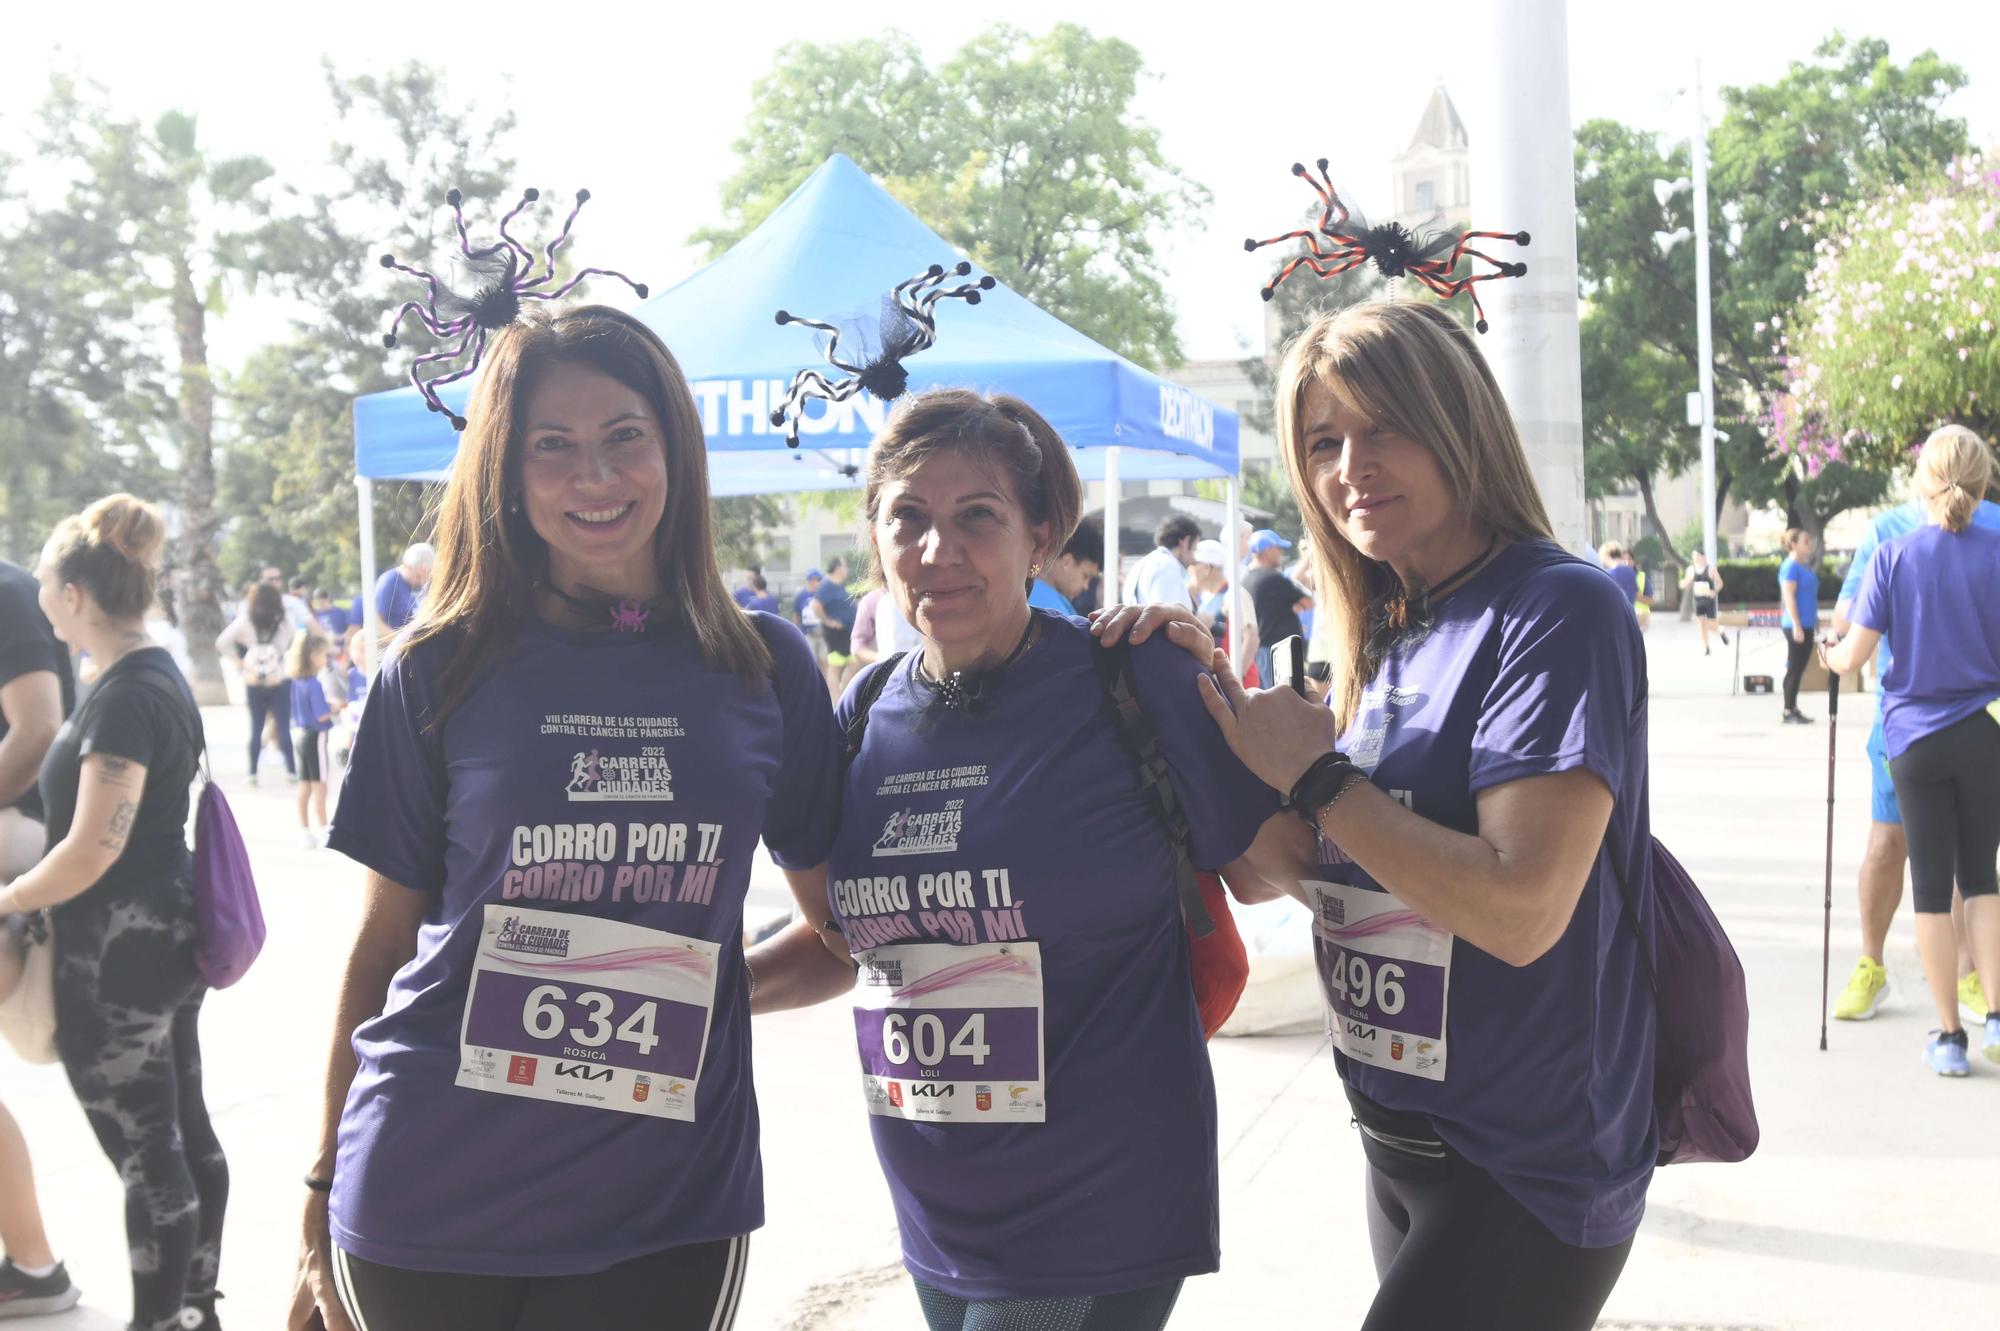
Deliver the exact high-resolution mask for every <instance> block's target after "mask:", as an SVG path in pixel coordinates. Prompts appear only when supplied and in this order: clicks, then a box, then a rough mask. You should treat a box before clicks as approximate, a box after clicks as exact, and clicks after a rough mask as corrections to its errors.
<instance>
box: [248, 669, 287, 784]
mask: <svg viewBox="0 0 2000 1331" xmlns="http://www.w3.org/2000/svg"><path fill="white" fill-rule="evenodd" d="M243 691H244V693H245V694H246V695H248V699H249V703H250V775H252V776H255V775H257V755H258V754H260V753H262V752H263V751H264V719H265V718H266V717H268V716H276V717H277V718H278V752H279V753H281V754H283V755H284V757H285V770H286V771H287V772H291V773H293V774H294V775H296V774H297V773H298V770H299V766H298V762H297V760H296V759H294V758H293V757H292V685H291V681H290V680H287V681H285V682H284V683H283V684H273V685H271V686H270V687H269V688H262V687H260V686H258V685H256V684H245V685H244V686H243Z"/></svg>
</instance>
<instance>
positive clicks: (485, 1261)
mask: <svg viewBox="0 0 2000 1331" xmlns="http://www.w3.org/2000/svg"><path fill="white" fill-rule="evenodd" d="M466 415H467V418H468V420H469V422H470V424H469V426H468V428H467V429H466V432H465V435H464V437H463V440H462V442H461V445H460V448H459V453H458V460H457V463H456V465H455V466H454V467H453V470H452V478H451V481H450V482H449V484H448V485H447V487H446V489H445V493H444V497H443V500H442V503H441V513H440V517H439V520H438V534H437V568H436V573H435V577H434V578H433V579H432V581H431V583H430V585H429V589H428V591H427V592H426V594H425V596H424V599H423V603H422V605H421V607H420V608H419V609H418V611H417V618H416V619H415V620H414V621H412V623H411V624H410V625H409V626H407V627H406V628H405V629H403V630H402V632H401V633H400V634H399V636H398V638H397V642H396V644H395V645H394V646H393V647H392V649H391V651H390V653H389V656H388V659H387V661H386V662H385V663H384V665H383V667H382V670H381V673H380V674H379V675H378V676H377V677H376V678H375V680H374V682H373V683H372V684H371V685H370V686H369V689H368V700H367V703H366V704H365V709H364V711H363V714H362V719H361V729H360V733H359V734H358V735H357V736H356V738H355V743H354V754H353V760H352V763H351V764H350V766H349V769H348V772H347V776H346V783H345V785H344V787H343V789H342V792H341V798H340V804H339V807H338V808H337V809H336V810H335V811H334V819H333V829H332V832H331V834H330V836H329V839H328V845H329V846H331V847H332V848H333V849H335V850H338V851H340V852H341V853H342V854H345V855H347V856H349V857H351V858H352V859H354V860H356V861H358V862H359V863H360V864H361V865H362V866H363V867H364V868H365V869H366V870H367V875H366V878H367V895H368V901H367V906H366V910H365V913H364V917H363V924H362V927H361V930H360V933H359V935H358V936H357V937H356V939H355V941H354V943H353V949H352V952H351V954H350V957H349V960H348V963H347V969H346V972H345V976H344V978H343V983H342V988H341V992H340V997H339V1004H338V1008H337V1015H336V1018H335V1026H334V1038H333V1048H332V1051H331V1055H330V1058H329V1060H328V1068H327V1077H326V1098H325V1104H324V1110H323V1116H322V1120H321V1127H320V1138H319V1148H318V1154H317V1156H316V1158H314V1159H313V1160H312V1162H311V1163H310V1165H309V1167H308V1169H307V1171H306V1178H305V1179H304V1181H303V1184H304V1189H305V1192H304V1198H303V1200H304V1202H305V1205H304V1208H303V1210H304V1231H305V1232H304V1241H303V1251H302V1253H301V1259H300V1267H299V1283H298V1287H297V1293H296V1296H295V1299H294V1303H293V1308H292V1316H291V1323H290V1325H291V1327H292V1328H293V1329H294V1331H304V1329H305V1328H308V1327H314V1326H318V1325H320V1324H322V1323H324V1325H325V1326H326V1327H327V1328H328V1331H350V1329H351V1328H360V1329H361V1331H402V1329H404V1328H408V1329H409V1331H432V1329H433V1328H450V1329H451V1331H562V1329H566V1328H570V1327H577V1326H589V1327H592V1328H598V1329H599V1331H726V1328H728V1327H729V1326H731V1325H732V1324H733V1322H734V1319H735V1316H736V1307H737V1300H738V1298H739V1296H740V1294H741V1292H742V1285H743V1275H744V1270H745V1263H746V1261H747V1259H748V1243H749V1238H748V1236H749V1233H750V1231H751V1230H753V1229H756V1228H757V1227H758V1226H759V1225H761V1224H762V1223H763V1219H764V1199H763V1180H762V1170H761V1165H760V1163H759V1156H758V1132H757V1105H756V1099H755V1095H754V1093H753V1089H752V1086H751V1081H750V994H749V983H748V976H747V973H746V972H745V970H744V966H743V952H742V931H743V900H744V895H745V893H746V892H747V890H748V887H749V877H750V865H751V861H752V858H753V854H754V851H755V849H756V845H757V842H758V840H759V839H760V838H761V839H762V840H763V841H764V842H765V843H766V844H767V845H768V846H769V847H770V848H771V851H772V853H773V854H774V855H775V856H777V857H778V858H779V859H780V860H781V861H784V862H787V863H793V862H796V863H798V864H801V865H804V866H813V865H818V864H819V863H821V862H822V861H823V860H824V859H825V858H826V852H827V848H828V846H829V845H830V844H831V841H832V836H833V831H834V824H835V820H836V818H837V816H838V812H839V810H838V804H839V791H838V784H837V773H838V763H839V752H840V747H839V735H838V733H837V732H836V731H835V730H834V728H833V714H832V708H831V705H830V703H829V701H828V699H827V694H826V686H825V684H824V683H822V682H821V679H820V675H819V672H818V670H817V669H816V668H815V666H814V664H813V661H812V654H811V652H810V650H809V649H808V648H807V647H806V644H805V642H804V641H803V640H802V639H801V638H800V637H799V634H798V632H797V631H796V630H795V629H793V628H791V627H790V626H788V625H787V624H785V622H784V621H783V620H781V619H779V618H777V617H776V616H774V615H767V614H754V613H746V612H745V611H744V610H742V609H741V608H740V607H738V606H737V605H736V603H735V602H734V601H732V600H731V599H730V596H729V592H728V590H727V589H726V588H725V587H724V586H723V583H722V575H721V573H720V571H719V570H718V569H717V567H716V561H715V550H714V545H713V542H712V540H711V532H712V528H711V526H710V523H711V510H710V505H709V499H708V479H707V459H706V455H705V452H704V449H703V447H702V429H701V416H700V412H699V410H698V409H697V408H696V406H695V401H694V394H693V391H692V390H691V389H690V388H689V387H688V382H687V379H686V377H685V376H684V375H683V374H682V373H681V369H680V366H679V365H678V364H677V363H676V362H675V360H674V358H673V356H672V354H671V353H670V352H669V351H668V350H667V348H666V347H665V346H664V345H663V344H662V343H661V342H660V340H659V338H658V337H657V336H656V335H655V334H654V333H653V332H652V331H651V330H649V329H648V328H646V327H645V325H643V324H641V323H639V322H638V321H637V320H635V319H633V318H632V317H631V316H629V315H626V314H621V313H619V312H618V311H615V310H611V309H606V308H603V307H601V306H590V307H585V308H582V309H578V310H574V311H570V312H567V313H563V314H560V315H557V316H555V317H553V318H546V317H545V318H539V319H533V318H528V319H524V320H523V321H521V322H519V323H516V324H513V325H510V326H509V327H507V328H505V329H503V330H501V331H500V332H499V333H498V334H497V335H496V336H495V337H494V338H493V341H492V344H491V349H490V351H489V353H488V356H487V359H486V361H485V363H484V364H483V365H482V366H481V368H480V374H479V385H478V388H477V389H476V390H475V392H474V394H473V398H472V401H471V404H470V406H469V408H468V410H467V412H466ZM336 1286H337V1292H336Z"/></svg>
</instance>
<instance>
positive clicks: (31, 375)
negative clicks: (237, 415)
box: [0, 155, 171, 565]
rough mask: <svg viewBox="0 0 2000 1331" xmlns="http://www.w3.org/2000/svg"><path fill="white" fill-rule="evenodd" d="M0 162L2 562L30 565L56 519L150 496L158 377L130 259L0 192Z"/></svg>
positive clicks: (104, 240) (0, 170) (159, 482)
mask: <svg viewBox="0 0 2000 1331" xmlns="http://www.w3.org/2000/svg"><path fill="white" fill-rule="evenodd" d="M16 168H17V163H16V162H14V161H13V160H12V159H10V158H8V157H5V156H4V155H0V403H4V404H6V405H5V410H0V555H4V557H6V558H9V559H12V560H14V561H15V562H17V563H20V564H23V565H32V564H33V563H34V561H35V557H36V555H37V553H38V552H39V550H40V548H41V544H42V541H43V539H44V538H45V537H46V536H47V535H48V532H49V528H50V527H51V525H53V524H54V522H55V521H56V520H57V519H58V518H60V517H62V516H63V515H65V514H68V513H74V512H76V511H77V510H78V509H80V508H82V507H83V506H84V505H85V504H87V503H89V502H90V501H91V500H93V499H97V498H99V497H101V496H102V495H105V494H109V493H113V492H115V491H118V490H127V491H130V492H132V493H134V494H140V495H152V494H159V493H160V492H161V491H162V489H163V488H164V483H165V481H164V471H163V469H162V467H161V465H160V461H159V458H158V456H157V455H156V453H155V452H154V439H153V436H154V434H156V433H157V431H156V430H155V429H154V428H153V427H155V426H156V425H157V423H158V422H159V421H160V420H161V419H163V418H164V417H165V415H166V414H167V413H168V412H170V410H171V404H170V399H169V397H168V396H167V393H166V390H165V388H164V386H163V384H162V382H161V368H160V366H159V364H158V361H157V358H156V357H155V356H154V355H153V354H152V348H151V347H149V346H148V345H147V343H146V341H145V340H144V339H143V338H140V337H137V336H134V329H133V321H134V318H135V315H136V307H135V302H136V301H137V300H138V299H140V297H139V294H138V282H137V280H136V274H135V270H134V266H133V264H132V260H131V255H130V251H129V250H128V249H127V248H126V247H125V246H123V245H122V244H119V243H118V238H117V236H116V235H115V234H114V233H113V232H112V230H111V229H110V228H105V227H78V226H75V225H73V224H72V220H71V219H70V218H69V217H68V216H67V215H65V214H64V213H63V212H62V211H61V210H59V209H57V210H48V209H40V208H36V207H33V206H31V205H30V204H29V202H28V201H27V200H26V199H24V198H22V197H20V196H19V195H18V194H16V193H15V192H13V191H12V190H11V189H10V186H9V180H10V178H11V177H12V173H13V172H14V170H15V169H16Z"/></svg>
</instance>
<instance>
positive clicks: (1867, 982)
mask: <svg viewBox="0 0 2000 1331" xmlns="http://www.w3.org/2000/svg"><path fill="white" fill-rule="evenodd" d="M1923 524H1924V506H1923V504H1922V503H1920V502H1917V501H1914V500H1913V501H1911V502H1910V503H1907V504H1900V505H1898V506H1897V507H1895V508H1892V509H1890V510H1889V511H1888V512H1887V513H1884V514H1882V515H1881V516H1880V517H1878V518H1876V519H1875V521H1874V522H1872V523H1870V524H1869V527H1868V535H1867V536H1865V537H1863V538H1862V541H1861V544H1860V545H1859V546H1858V547H1856V549H1855V551H1854V562H1853V563H1852V564H1849V565H1848V566H1847V576H1846V577H1845V578H1844V579H1842V580H1841V584H1840V599H1839V601H1838V602H1836V603H1835V605H1834V607H1833V628H1834V631H1835V632H1836V633H1841V634H1845V633H1846V632H1847V630H1848V627H1849V625H1848V619H1847V612H1848V610H1849V608H1850V607H1851V606H1852V605H1853V603H1854V598H1855V596H1856V595H1858V594H1859V593H1860V591H1861V584H1862V582H1863V581H1864V580H1865V579H1866V578H1867V576H1868V565H1869V562H1870V561H1871V560H1872V559H1873V558H1874V557H1875V551H1876V550H1877V549H1878V548H1879V547H1881V546H1882V545H1885V544H1887V543H1888V542H1890V541H1893V540H1895V539H1896V538H1897V537H1899V536H1907V535H1909V534H1910V533H1911V532H1913V531H1915V530H1916V529H1917V528H1919V527H1921V526H1922V525H1923ZM1972 525H1973V526H1975V527H1990V528H1994V529H1995V530H2000V504H1995V503H1994V502H1993V501H1992V499H1991V498H1990V497H1989V498H1988V499H1987V500H1986V502H1984V503H1982V504H1981V505H1980V506H1979V508H1978V509H1977V510H1976V511H1975V512H1974V513H1973V515H1972ZM1989 590H1991V589H1989ZM1889 659H1890V658H1889V643H1888V640H1887V639H1884V640H1883V642H1882V645H1881V647H1879V648H1877V649H1876V652H1875V678H1876V679H1877V680H1880V679H1881V678H1882V676H1883V675H1885V674H1886V673H1888V670H1889ZM1867 752H1868V776H1869V801H1868V817H1869V823H1868V848H1867V849H1866V850H1865V851H1863V852H1862V856H1861V874H1860V883H1859V892H1858V894H1859V896H1860V898H1861V957H1860V959H1859V960H1857V961H1856V962H1855V963H1854V970H1853V972H1852V973H1851V974H1850V975H1849V976H1848V977H1847V987H1846V988H1845V989H1843V990H1842V991H1841V994H1840V998H1839V1000H1838V1001H1836V1002H1835V1003H1834V1005H1833V1015H1834V1016H1835V1017H1837V1018H1839V1019H1840V1020H1842V1021H1866V1020H1868V1019H1869V1018H1870V1017H1872V1016H1874V1015H1875V1013H1876V1012H1877V1011H1878V1010H1880V1008H1881V1006H1882V1000H1883V999H1884V998H1885V997H1887V996H1888V991H1889V973H1888V971H1887V969H1885V968H1884V966H1883V963H1882V952H1883V949H1884V947H1885V946H1886V945H1887V943H1888V939H1889V926H1890V924H1891V923H1892V922H1894V920H1895V918H1896V908H1897V907H1898V906H1900V905H1902V904H1903V868H1904V865H1905V864H1907V863H1908V861H1909V855H1910V847H1909V842H1908V840H1907V839H1906V838H1905V837H1904V835H1903V813H1902V810H1901V808H1899V807H1898V805H1897V803H1896V787H1895V786H1894V784H1892V783H1891V781H1890V779H1889V749H1888V745H1887V742H1886V741H1885V740H1884V738H1883V735H1882V706H1881V701H1880V699H1879V698H1878V699H1877V701H1876V706H1875V724H1874V725H1873V726H1872V727H1871V728H1870V729H1869V731H1868V745H1867ZM1957 905H1958V903H1957V902H1956V901H1954V902H1953V916H1954V923H1955V924H1956V925H1957V926H1958V974H1959V981H1958V1005H1959V1010H1960V1014H1961V1015H1962V1016H1964V1017H1965V1019H1966V1020H1968V1021H1971V1022H1975V1023H1976V1022H1982V1021H1984V1020H1985V1019H1986V1012H1987V1002H1986V993H1985V991H1984V990H1983V989H1982V988H1981V987H1980V984H1979V977H1978V976H1977V975H1975V974H1973V969H1972V957H1971V954H1970V952H1969V951H1968V950H1967V948H1966V946H1965V929H1964V920H1963V918H1961V917H1960V916H1959V912H1958V909H1957Z"/></svg>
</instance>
